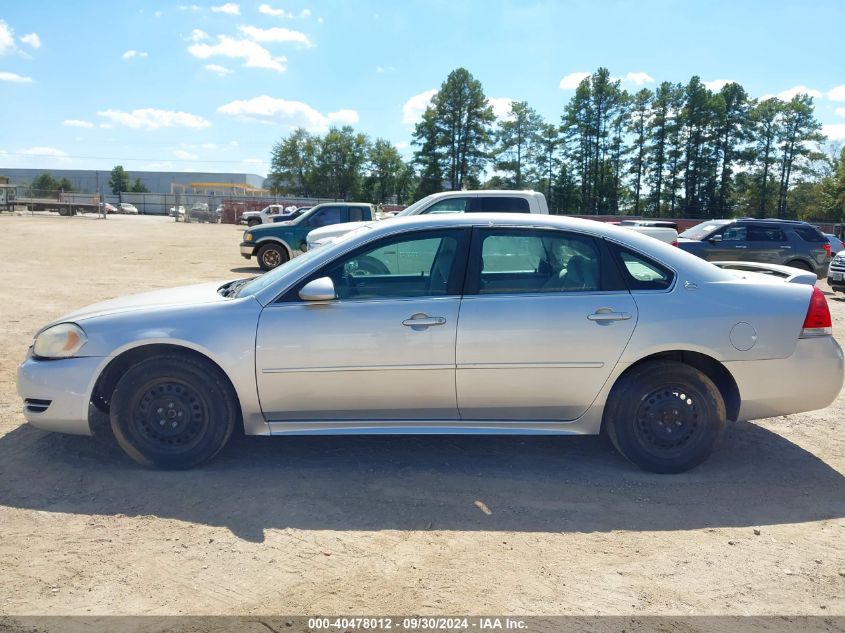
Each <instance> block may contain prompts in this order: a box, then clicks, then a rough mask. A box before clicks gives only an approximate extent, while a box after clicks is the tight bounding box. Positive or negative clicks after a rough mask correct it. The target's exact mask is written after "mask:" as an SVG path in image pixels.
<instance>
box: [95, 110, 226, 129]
mask: <svg viewBox="0 0 845 633" xmlns="http://www.w3.org/2000/svg"><path fill="white" fill-rule="evenodd" d="M97 114H98V115H99V116H101V117H104V118H106V119H108V120H109V121H110V122H111V123H116V124H118V125H125V126H126V127H130V128H133V129H144V130H157V129H159V128H163V127H185V128H191V129H195V130H199V129H202V128H206V127H209V126H210V125H211V122H210V121H208V120H207V119H204V118H203V117H201V116H197V115H196V114H190V113H188V112H176V111H175V110H157V109H155V108H138V109H135V110H132V111H131V112H123V111H121V110H101V111H99V112H97Z"/></svg>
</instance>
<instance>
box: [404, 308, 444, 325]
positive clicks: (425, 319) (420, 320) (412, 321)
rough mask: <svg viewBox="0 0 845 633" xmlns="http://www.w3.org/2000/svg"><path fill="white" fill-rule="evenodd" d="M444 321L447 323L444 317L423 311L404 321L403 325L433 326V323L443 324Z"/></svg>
mask: <svg viewBox="0 0 845 633" xmlns="http://www.w3.org/2000/svg"><path fill="white" fill-rule="evenodd" d="M444 323H446V319H445V318H444V317H430V316H428V315H427V314H424V313H422V312H420V313H418V314H415V315H413V316H412V317H410V318H409V319H405V320H404V321H402V325H405V326H407V327H431V326H432V325H443V324H444Z"/></svg>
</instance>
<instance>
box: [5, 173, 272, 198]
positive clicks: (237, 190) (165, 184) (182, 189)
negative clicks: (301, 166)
mask: <svg viewBox="0 0 845 633" xmlns="http://www.w3.org/2000/svg"><path fill="white" fill-rule="evenodd" d="M44 173H48V174H50V175H51V176H52V177H53V178H55V179H56V180H61V179H62V178H67V179H68V180H69V181H70V183H71V184H72V185H73V188H74V189H75V190H76V191H79V192H81V193H97V192H99V191H103V192H104V193H111V191H110V189H109V184H108V183H109V178H110V177H111V170H108V169H96V170H95V169H12V168H0V176H5V177H7V178H8V179H9V182H10V183H11V184H13V185H18V186H26V185H28V184H29V183H31V182H32V181H33V180H35V179H36V178H38V177H39V176H40V175H41V174H44ZM127 173H128V174H129V178H130V181H131V182H132V184H134V183H135V180H136V179H138V180H140V181H141V184H143V185H144V186H145V187H146V188H147V189H148V190H149V192H150V193H161V194H203V195H209V196H232V195H235V196H262V195H266V194H267V193H268V192H267V190H266V189H265V188H264V182H265V178H264V177H263V176H259V175H258V174H232V173H223V174H218V173H210V172H188V171H184V172H179V171H136V170H132V169H128V170H127Z"/></svg>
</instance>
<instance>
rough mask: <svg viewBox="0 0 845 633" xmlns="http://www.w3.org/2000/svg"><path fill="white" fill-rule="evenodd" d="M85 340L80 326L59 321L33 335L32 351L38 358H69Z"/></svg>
mask: <svg viewBox="0 0 845 633" xmlns="http://www.w3.org/2000/svg"><path fill="white" fill-rule="evenodd" d="M87 342H88V337H87V336H85V332H83V331H82V328H81V327H79V326H78V325H76V324H75V323H59V324H58V325H54V326H53V327H51V328H47V329H46V330H44V331H43V332H41V334H39V335H38V336H36V337H35V343H34V344H33V347H32V352H33V354H34V355H35V356H38V357H39V358H70V357H71V356H74V355H75V354H76V353H77V352H78V351H79V350H80V349H82V346H83V345H85V343H87Z"/></svg>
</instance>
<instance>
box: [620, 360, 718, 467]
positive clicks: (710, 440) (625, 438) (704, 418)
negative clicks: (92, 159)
mask: <svg viewBox="0 0 845 633" xmlns="http://www.w3.org/2000/svg"><path fill="white" fill-rule="evenodd" d="M726 417H727V415H726V412H725V402H724V400H723V398H722V395H721V393H719V390H718V388H717V387H716V385H715V384H713V381H712V380H710V379H709V378H708V377H707V376H705V375H704V374H703V373H701V372H700V371H698V370H697V369H695V368H693V367H690V366H689V365H685V364H684V363H680V362H677V361H653V362H648V363H644V364H642V365H640V366H639V367H637V368H635V369H633V370H632V371H631V372H630V373H628V374H625V375H624V376H622V378H620V379H619V381H618V382H617V383H616V384H615V385H614V386H613V389H612V390H611V393H610V397H609V398H608V404H607V407H606V408H605V414H604V421H603V424H604V426H606V427H607V434H608V437H610V441H611V442H612V443H613V445H614V446H615V447H616V450H618V451H619V452H620V453H621V454H622V455H623V456H624V457H625V458H627V459H628V460H629V461H631V462H633V463H634V464H636V465H637V466H639V467H640V468H642V469H644V470H648V471H651V472H654V473H661V474H665V473H682V472H684V471H687V470H689V469H691V468H694V467H696V466H698V465H699V464H700V463H702V462H703V461H704V460H705V459H707V458H708V457H709V456H710V454H711V453H712V452H713V449H714V448H715V447H716V445H717V443H718V441H719V438H720V437H721V435H722V432H723V431H724V429H725V420H726Z"/></svg>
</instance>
